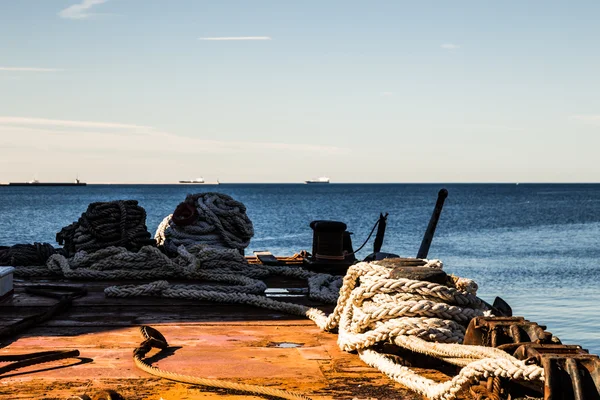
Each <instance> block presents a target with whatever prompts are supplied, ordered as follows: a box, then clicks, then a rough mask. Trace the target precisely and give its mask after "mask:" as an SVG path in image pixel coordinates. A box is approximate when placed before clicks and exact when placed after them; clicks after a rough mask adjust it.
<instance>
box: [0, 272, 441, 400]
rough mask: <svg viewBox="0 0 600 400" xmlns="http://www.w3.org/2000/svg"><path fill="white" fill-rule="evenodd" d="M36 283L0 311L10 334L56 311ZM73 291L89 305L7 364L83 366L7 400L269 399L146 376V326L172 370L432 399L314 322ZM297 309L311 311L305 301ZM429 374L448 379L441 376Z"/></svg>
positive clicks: (9, 383)
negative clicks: (40, 358)
mask: <svg viewBox="0 0 600 400" xmlns="http://www.w3.org/2000/svg"><path fill="white" fill-rule="evenodd" d="M38 282H39V281H38ZM31 283H32V282H16V285H15V286H16V287H15V294H14V295H13V296H12V297H11V298H8V299H6V300H4V301H3V302H0V326H6V325H8V324H10V323H12V322H15V321H18V320H19V319H21V318H23V317H26V316H28V315H33V314H36V313H39V312H41V311H43V310H45V309H46V308H47V307H48V306H49V305H51V304H53V303H55V302H56V300H53V299H47V298H42V297H34V296H31V295H29V294H26V293H24V286H25V285H28V284H31ZM34 283H35V282H34ZM69 284H71V285H73V284H77V285H85V286H87V288H88V291H89V293H88V295H87V296H85V297H82V298H80V299H77V300H75V301H74V303H73V306H72V307H71V308H70V309H69V310H67V311H65V312H64V313H62V314H60V315H58V316H56V317H55V318H53V319H52V320H50V321H48V322H46V323H44V324H43V325H41V326H38V327H35V328H32V329H30V330H28V331H27V332H25V333H23V334H21V335H19V336H18V337H16V338H13V339H11V340H9V341H6V340H4V341H3V342H2V347H0V355H6V354H25V353H31V352H37V351H46V350H57V349H78V350H79V351H80V357H79V358H78V359H67V360H62V361H56V362H52V363H48V364H39V365H35V366H32V367H28V368H24V369H19V370H16V371H12V372H9V373H7V374H4V375H0V399H7V400H8V399H47V400H49V399H61V400H62V399H67V398H68V397H69V396H72V395H81V394H84V393H87V394H88V395H93V394H94V393H96V392H98V391H99V390H104V389H112V390H116V391H117V392H118V393H119V394H121V395H122V396H123V397H124V398H125V399H156V400H159V399H161V398H162V399H164V400H171V399H173V400H175V399H210V398H262V397H260V396H251V395H248V394H246V393H234V392H227V391H224V390H216V389H209V388H204V387H200V386H192V385H187V384H182V383H177V382H172V381H168V380H164V379H160V378H155V377H153V376H151V375H148V374H146V373H145V372H143V371H140V370H138V369H137V368H136V367H135V366H134V364H133V360H132V351H133V349H134V348H135V347H137V346H138V345H139V343H140V342H141V336H140V333H139V330H138V326H140V325H150V326H152V327H155V328H158V329H159V330H160V331H161V332H162V333H163V334H164V336H165V337H166V338H167V340H168V341H169V344H170V346H171V347H170V349H169V350H168V351H167V353H166V356H164V355H163V356H162V357H160V358H153V359H151V361H153V362H154V365H156V366H158V367H160V368H162V369H164V370H168V371H175V372H178V373H181V374H189V375H194V376H201V377H207V378H217V379H226V380H232V381H235V382H243V383H250V384H257V385H267V386H272V387H276V388H279V389H288V390H294V391H297V392H301V393H303V394H305V395H307V396H309V397H311V398H314V399H354V398H356V399H399V398H400V399H421V398H422V397H420V396H418V395H415V394H414V393H411V392H409V391H407V390H406V389H404V388H402V387H401V386H400V385H398V384H396V383H395V382H393V381H391V380H390V379H388V378H387V377H385V376H384V375H383V374H382V373H380V372H379V371H377V370H375V369H373V368H370V367H368V366H366V365H365V364H364V363H363V362H362V361H361V360H360V359H359V358H358V356H357V355H356V354H349V353H345V352H342V351H341V350H340V349H339V348H338V346H337V343H336V340H337V335H335V334H332V333H326V332H322V331H320V330H319V329H318V328H317V327H316V326H315V325H314V324H313V323H312V322H311V321H309V320H304V319H299V318H297V317H293V316H290V315H287V314H282V313H278V312H274V311H269V310H262V309H257V308H252V307H244V306H239V305H226V304H214V303H206V302H198V301H186V300H174V299H169V300H166V299H155V298H134V299H114V298H105V297H104V295H103V293H102V290H103V288H104V287H106V286H109V285H111V284H114V282H76V283H74V282H69ZM287 284H288V286H293V282H288V283H287ZM288 299H289V300H293V301H296V302H301V303H305V304H306V303H309V301H308V300H307V299H306V298H304V297H302V296H300V297H291V298H288ZM420 372H422V373H424V374H425V375H426V376H428V377H431V378H434V379H436V380H440V381H442V380H446V379H448V377H447V376H446V375H444V374H442V373H440V372H437V371H435V370H420Z"/></svg>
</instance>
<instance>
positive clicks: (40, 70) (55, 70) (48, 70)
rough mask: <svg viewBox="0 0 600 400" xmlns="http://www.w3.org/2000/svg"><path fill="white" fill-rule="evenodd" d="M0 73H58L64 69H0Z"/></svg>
mask: <svg viewBox="0 0 600 400" xmlns="http://www.w3.org/2000/svg"><path fill="white" fill-rule="evenodd" d="M0 71H11V72H60V71H64V69H58V68H36V67H0Z"/></svg>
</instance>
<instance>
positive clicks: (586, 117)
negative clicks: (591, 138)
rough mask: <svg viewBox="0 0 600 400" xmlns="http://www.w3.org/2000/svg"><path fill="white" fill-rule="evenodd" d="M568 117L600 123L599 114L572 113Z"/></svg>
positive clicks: (589, 122) (595, 123)
mask: <svg viewBox="0 0 600 400" xmlns="http://www.w3.org/2000/svg"><path fill="white" fill-rule="evenodd" d="M570 118H571V119H574V120H576V121H580V122H585V123H588V124H594V125H600V115H572V116H571V117H570Z"/></svg>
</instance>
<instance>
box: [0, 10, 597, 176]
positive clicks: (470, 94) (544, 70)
mask: <svg viewBox="0 0 600 400" xmlns="http://www.w3.org/2000/svg"><path fill="white" fill-rule="evenodd" d="M599 15H600V3H598V2H596V1H579V2H552V1H503V2H482V1H459V2H443V1H436V2H433V1H422V2H414V1H410V2H409V1H369V2H367V1H308V0H307V1H256V0H244V1H241V0H240V1H228V0H219V1H200V0H198V1H191V0H179V1H177V0H174V1H158V0H144V1H141V0H18V1H6V0H5V1H1V0H0V49H1V52H0V148H2V154H3V156H2V158H1V159H0V182H7V181H15V180H30V179H33V178H34V177H35V178H38V179H40V180H71V179H73V178H74V176H75V175H77V174H78V175H79V177H80V178H82V179H83V180H85V181H88V182H174V181H177V180H179V179H193V178H196V177H199V176H202V177H204V178H205V179H206V180H215V179H219V180H220V181H222V182H300V181H303V180H305V179H308V178H315V177H318V176H322V175H326V176H329V177H331V179H332V182H598V181H600V163H598V161H597V158H598V157H597V152H598V149H599V148H600V95H599V94H598V93H600V77H599V74H598V71H599V70H600V51H599V50H598V49H600V24H598V23H597V21H598V16H599Z"/></svg>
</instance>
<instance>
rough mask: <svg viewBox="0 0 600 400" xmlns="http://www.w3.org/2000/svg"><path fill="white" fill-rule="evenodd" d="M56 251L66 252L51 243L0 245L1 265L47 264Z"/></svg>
mask: <svg viewBox="0 0 600 400" xmlns="http://www.w3.org/2000/svg"><path fill="white" fill-rule="evenodd" d="M55 253H59V254H66V251H65V250H63V249H56V248H54V247H53V246H52V245H51V244H49V243H37V242H36V243H33V244H15V245H14V246H10V247H8V246H0V265H10V266H35V265H42V264H45V263H46V261H47V260H48V258H49V257H50V256H51V255H52V254H55Z"/></svg>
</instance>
